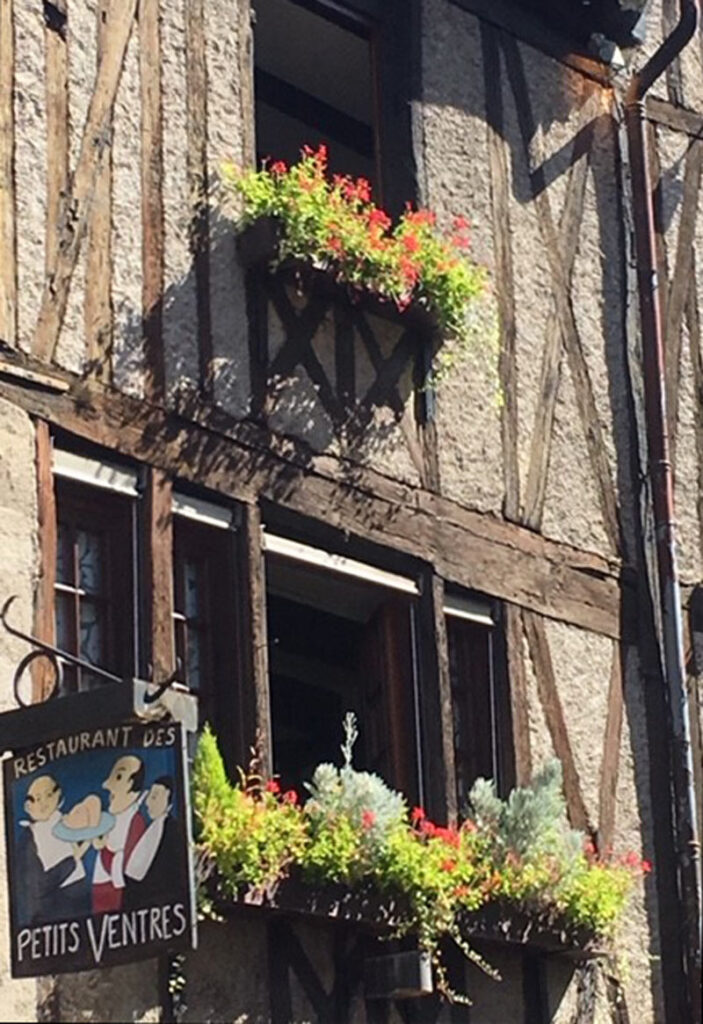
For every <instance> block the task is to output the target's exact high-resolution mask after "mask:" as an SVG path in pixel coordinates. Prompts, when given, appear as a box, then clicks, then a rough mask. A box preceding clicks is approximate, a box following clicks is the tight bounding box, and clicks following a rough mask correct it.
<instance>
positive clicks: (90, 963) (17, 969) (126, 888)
mask: <svg viewBox="0 0 703 1024" xmlns="http://www.w3.org/2000/svg"><path fill="white" fill-rule="evenodd" d="M184 750H185V748H184V740H183V732H182V728H181V726H180V725H179V724H176V723H166V724H149V725H146V724H143V723H137V722H126V723H123V724H121V725H118V726H111V727H109V728H107V727H106V728H95V729H90V730H83V731H81V732H78V733H67V734H66V735H65V736H61V737H59V738H54V739H51V740H49V741H46V742H38V743H37V744H36V745H35V746H33V747H31V748H27V749H25V750H21V751H16V752H15V754H14V756H13V757H11V758H8V759H7V760H6V761H5V763H4V776H5V813H6V831H7V848H8V867H9V872H8V874H9V886H10V921H11V929H12V972H13V975H15V976H16V977H29V976H34V975H40V974H53V973H57V972H61V971H78V970H84V969H87V968H95V967H106V966H109V965H111V964H115V963H124V962H126V961H129V960H141V959H143V958H145V957H150V956H155V955H157V954H159V953H164V952H171V953H175V952H178V951H181V950H184V949H187V948H189V947H190V946H191V945H192V944H193V939H194V921H195V917H194V908H193V886H192V871H191V865H190V849H189V827H188V800H187V791H186V773H185V754H184Z"/></svg>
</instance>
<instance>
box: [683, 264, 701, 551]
mask: <svg viewBox="0 0 703 1024" xmlns="http://www.w3.org/2000/svg"><path fill="white" fill-rule="evenodd" d="M696 274H697V270H696V254H695V252H694V253H693V258H692V263H691V277H690V281H689V291H688V301H687V303H686V326H687V328H688V342H689V348H690V353H691V367H692V369H693V394H694V396H695V398H696V405H695V410H696V415H695V420H694V423H695V438H696V483H697V486H696V509H697V512H698V550H699V552H700V555H701V557H703V349H702V348H701V323H700V311H699V309H698V294H697V288H696V281H697V278H696Z"/></svg>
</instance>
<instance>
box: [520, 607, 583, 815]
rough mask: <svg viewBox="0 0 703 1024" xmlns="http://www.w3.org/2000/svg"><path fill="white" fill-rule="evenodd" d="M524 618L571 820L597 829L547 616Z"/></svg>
mask: <svg viewBox="0 0 703 1024" xmlns="http://www.w3.org/2000/svg"><path fill="white" fill-rule="evenodd" d="M523 621H524V623H525V633H526V634H527V642H528V644H529V648H530V657H531V658H532V664H533V666H534V670H535V678H536V680H537V692H538V694H539V699H540V704H541V705H542V710H543V711H544V717H545V720H546V722H547V728H548V729H549V735H550V736H551V738H552V745H553V746H554V753H555V754H556V755H557V757H558V758H559V760H560V761H561V765H562V769H563V772H564V779H563V784H564V798H565V800H566V810H567V813H568V816H569V821H570V823H571V825H572V827H573V828H578V829H581V830H582V831H583V832H588V833H593V831H594V830H593V825H592V823H591V820H590V817H589V814H588V811H587V810H586V805H585V803H584V800H583V794H582V793H581V783H580V781H579V776H578V772H577V770H576V762H575V761H574V755H573V752H572V750H571V744H570V742H569V736H568V733H567V730H566V722H565V720H564V711H563V708H562V705H561V699H560V697H559V690H558V688H557V683H556V678H555V675H554V666H553V664H552V656H551V653H550V650H549V641H548V639H547V631H546V629H545V624H544V620H543V619H542V618H541V617H540V616H539V615H535V614H534V612H528V611H526V612H523Z"/></svg>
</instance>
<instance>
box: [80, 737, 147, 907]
mask: <svg viewBox="0 0 703 1024" xmlns="http://www.w3.org/2000/svg"><path fill="white" fill-rule="evenodd" d="M143 788H144V763H143V762H142V760H141V758H139V757H137V756H136V755H134V754H125V755H124V756H123V757H119V758H118V759H117V760H116V761H115V763H114V765H113V766H112V771H111V772H110V774H109V775H108V777H107V778H106V779H105V781H104V782H103V789H106V790H107V792H108V794H109V797H110V799H109V804H108V811H109V812H110V814H112V815H114V818H115V824H114V825H113V827H112V828H111V829H110V831H109V832H107V833H106V834H105V835H103V836H101V837H100V838H98V839H95V840H94V841H93V846H94V847H95V849H96V850H97V851H98V855H97V857H96V858H95V868H94V870H93V892H92V896H93V913H94V914H105V913H114V912H116V911H119V910H121V909H122V902H123V897H124V887H125V869H126V868H127V866H128V864H129V861H130V858H131V856H132V853H133V852H134V848H135V846H136V845H137V843H138V841H139V839H140V838H141V837H142V835H143V834H144V832H145V830H146V823H145V821H144V818H143V816H142V815H141V814H140V812H139V808H140V805H141V803H142V800H143V799H144V794H143V792H142V790H143Z"/></svg>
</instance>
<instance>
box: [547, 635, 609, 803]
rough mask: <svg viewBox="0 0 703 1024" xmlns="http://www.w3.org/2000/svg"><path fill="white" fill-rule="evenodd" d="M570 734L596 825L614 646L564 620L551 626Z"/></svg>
mask: <svg viewBox="0 0 703 1024" xmlns="http://www.w3.org/2000/svg"><path fill="white" fill-rule="evenodd" d="M546 630H547V637H548V640H549V649H550V652H551V656H552V664H553V665H554V674H555V677H556V683H557V688H558V691H559V696H560V698H561V703H562V708H563V710H564V720H565V723H566V731H567V735H568V737H569V743H570V744H571V750H572V752H573V755H574V761H575V763H576V770H577V772H578V776H579V780H580V783H581V791H582V793H583V798H584V801H585V804H586V808H587V810H588V812H589V814H590V816H591V819H592V820H593V821H594V822H595V821H596V820H597V817H598V789H599V785H600V766H601V757H602V753H603V739H604V733H605V720H606V715H607V710H608V688H609V683H610V669H611V663H612V656H613V642H612V640H610V639H609V638H608V637H603V636H598V635H597V634H596V633H589V632H587V631H586V630H585V629H578V628H577V627H575V626H567V625H565V624H564V623H561V622H551V621H547V622H546Z"/></svg>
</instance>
